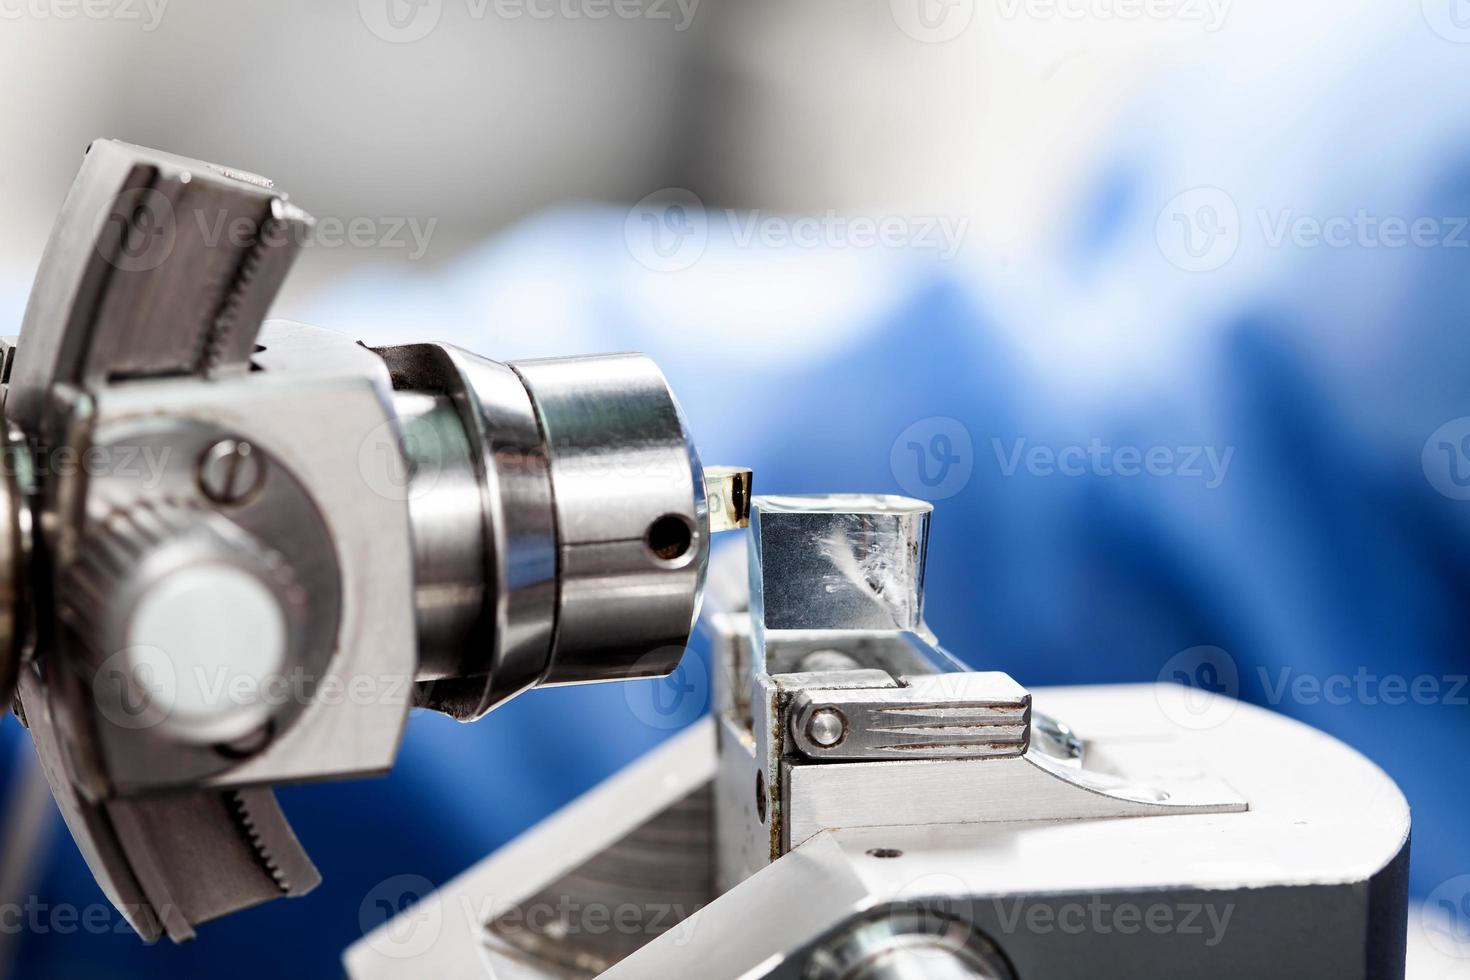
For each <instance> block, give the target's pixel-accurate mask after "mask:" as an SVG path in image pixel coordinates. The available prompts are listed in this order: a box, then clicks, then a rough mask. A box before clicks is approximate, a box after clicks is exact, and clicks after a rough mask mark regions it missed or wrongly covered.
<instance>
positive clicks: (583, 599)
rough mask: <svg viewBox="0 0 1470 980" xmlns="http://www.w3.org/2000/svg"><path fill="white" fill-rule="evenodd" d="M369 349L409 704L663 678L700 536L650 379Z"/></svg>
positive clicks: (691, 480)
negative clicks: (382, 390)
mask: <svg viewBox="0 0 1470 980" xmlns="http://www.w3.org/2000/svg"><path fill="white" fill-rule="evenodd" d="M379 353H380V354H381V355H382V356H383V358H384V360H385V361H386V362H387V363H388V366H389V369H390V371H391V373H392V375H393V381H394V387H395V395H394V405H395V410H396V413H397V415H398V433H399V442H400V449H401V453H402V456H403V460H404V462H405V464H406V467H407V470H406V476H405V479H404V487H405V489H404V494H405V497H406V499H407V501H408V506H409V514H410V520H411V523H412V527H413V535H414V553H415V583H416V584H415V610H416V620H417V624H418V638H419V648H420V653H419V656H420V667H419V671H418V679H419V681H420V682H421V684H422V685H423V687H422V692H421V693H422V697H421V701H422V702H423V703H425V704H427V705H428V706H429V707H432V708H435V709H436V710H440V711H444V712H445V713H448V714H450V715H453V716H454V717H457V718H461V719H470V718H477V717H479V716H480V715H482V714H484V713H485V712H486V711H488V710H489V709H490V708H491V707H493V706H494V705H495V704H496V703H498V702H500V701H503V700H505V699H506V698H508V697H510V696H511V695H513V694H515V693H517V692H519V691H521V690H524V689H525V688H526V687H529V686H532V685H534V684H538V683H540V684H561V683H581V682H587V681H602V680H618V679H623V678H630V677H647V676H659V675H663V674H667V673H669V672H670V671H672V670H673V669H674V668H675V667H677V666H678V663H679V659H680V656H681V655H682V653H683V649H684V644H685V643H686V642H687V641H688V637H689V633H690V631H691V629H692V627H693V623H694V619H695V617H696V615H697V612H698V605H699V595H700V591H701V589H702V587H703V578H704V572H705V566H706V563H707V559H708V552H709V533H710V531H709V516H708V511H707V505H706V502H705V493H704V481H703V471H702V469H701V468H700V465H699V459H698V456H697V455H696V453H695V451H694V448H693V446H692V444H691V443H690V440H689V437H688V434H687V431H686V429H685V427H684V423H683V418H682V416H681V414H680V412H679V409H678V405H677V404H676V403H675V401H674V397H673V395H672V393H670V391H669V388H668V385H667V383H666V382H665V381H664V378H663V375H662V374H661V373H660V372H659V370H658V368H657V367H656V366H655V365H654V364H653V363H652V362H651V361H650V360H648V359H647V358H646V357H643V356H642V355H637V354H618V355H612V356H608V357H580V358H564V359H556V360H546V361H527V362H521V363H517V364H512V365H505V364H499V363H496V362H494V361H488V360H485V359H483V358H480V357H477V356H475V355H473V354H470V353H468V352H466V351H462V350H459V349H457V348H454V347H450V346H448V345H443V344H419V345H413V346H409V347H396V348H385V349H382V350H380V351H379Z"/></svg>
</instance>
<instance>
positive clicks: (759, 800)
mask: <svg viewBox="0 0 1470 980" xmlns="http://www.w3.org/2000/svg"><path fill="white" fill-rule="evenodd" d="M755 815H756V816H757V817H759V818H760V822H761V823H762V824H764V823H765V822H766V774H765V773H763V772H761V771H760V770H759V769H757V770H756V773H755Z"/></svg>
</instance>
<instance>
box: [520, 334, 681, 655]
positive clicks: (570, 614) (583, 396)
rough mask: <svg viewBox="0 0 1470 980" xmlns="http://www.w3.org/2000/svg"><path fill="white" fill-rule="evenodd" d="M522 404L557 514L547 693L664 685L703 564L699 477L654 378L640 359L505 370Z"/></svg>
mask: <svg viewBox="0 0 1470 980" xmlns="http://www.w3.org/2000/svg"><path fill="white" fill-rule="evenodd" d="M511 368H512V369H514V370H515V372H516V373H517V374H518V375H520V378H521V380H522V381H523V382H524V383H525V385H526V390H527V391H529V392H530V393H531V400H532V402H533V403H534V404H535V406H536V414H537V417H538V419H539V420H540V422H541V431H542V435H543V437H544V439H545V442H546V450H547V455H548V458H549V460H550V462H551V483H552V492H553V497H554V499H555V502H556V524H557V572H558V580H559V584H560V590H559V592H558V595H557V621H556V648H555V651H554V653H553V655H552V662H551V666H550V670H549V671H548V672H547V675H546V678H545V682H546V683H553V684H555V683H580V682H585V681H597V680H615V679H619V678H627V677H649V676H659V675H663V674H667V673H669V672H670V671H672V670H673V669H674V668H675V667H677V666H678V664H679V658H680V656H681V655H682V654H683V649H684V644H685V643H687V642H688V639H689V633H690V631H691V629H692V628H693V625H694V619H695V617H696V615H697V614H698V611H699V609H698V607H699V601H698V600H699V593H700V589H701V588H702V586H703V581H704V572H705V568H706V565H707V562H708V558H709V515H708V512H707V509H706V502H705V492H704V476H703V470H702V469H701V467H700V464H699V457H698V456H697V454H696V453H695V451H694V446H693V443H692V442H691V440H690V438H689V435H688V432H687V431H686V429H685V427H684V420H683V417H682V415H681V413H680V411H679V407H678V404H677V403H676V402H675V400H674V396H673V394H672V392H670V391H669V387H668V382H666V381H665V380H664V376H663V373H662V372H660V371H659V369H658V367H657V366H656V365H655V364H654V363H653V362H652V361H651V360H649V359H648V358H647V357H644V356H643V355H641V354H615V355H610V356H605V357H567V358H556V359H552V360H542V361H521V362H518V363H515V364H512V365H511Z"/></svg>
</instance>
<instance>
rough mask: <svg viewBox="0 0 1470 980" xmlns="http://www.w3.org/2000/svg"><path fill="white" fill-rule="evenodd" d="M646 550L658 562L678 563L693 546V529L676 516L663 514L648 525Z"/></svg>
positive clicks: (685, 521)
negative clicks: (651, 553)
mask: <svg viewBox="0 0 1470 980" xmlns="http://www.w3.org/2000/svg"><path fill="white" fill-rule="evenodd" d="M646 540H647V541H648V550H649V551H651V552H653V556H654V557H655V558H657V559H659V560H660V561H678V560H679V559H680V558H683V557H684V556H685V555H687V554H688V553H689V549H690V548H691V547H692V546H693V545H694V529H693V528H691V527H690V526H689V522H688V521H687V520H685V519H684V518H683V517H681V516H679V515H678V514H665V515H664V516H663V517H660V518H659V519H658V520H656V521H654V522H653V523H652V524H650V525H648V535H647V539H646Z"/></svg>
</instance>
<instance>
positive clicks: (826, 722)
mask: <svg viewBox="0 0 1470 980" xmlns="http://www.w3.org/2000/svg"><path fill="white" fill-rule="evenodd" d="M806 735H807V738H809V739H811V740H812V741H813V742H814V743H815V744H817V745H820V746H821V747H822V748H824V749H830V748H834V747H836V746H838V745H841V744H842V740H843V739H844V738H846V737H847V719H846V718H844V717H843V715H842V712H840V711H838V710H837V709H836V708H823V709H821V710H820V711H816V712H813V713H812V717H811V719H810V720H809V721H808V722H807V723H806Z"/></svg>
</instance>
